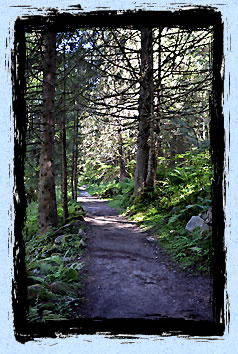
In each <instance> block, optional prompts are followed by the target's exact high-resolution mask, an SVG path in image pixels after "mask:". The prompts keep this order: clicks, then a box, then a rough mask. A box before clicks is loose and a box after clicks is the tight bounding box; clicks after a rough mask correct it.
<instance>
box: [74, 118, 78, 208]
mask: <svg viewBox="0 0 238 354" xmlns="http://www.w3.org/2000/svg"><path fill="white" fill-rule="evenodd" d="M76 114H77V115H76V124H75V131H74V134H75V143H74V146H75V154H74V200H75V201H77V197H78V125H79V116H78V113H76Z"/></svg>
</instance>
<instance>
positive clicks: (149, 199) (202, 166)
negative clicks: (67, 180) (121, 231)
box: [88, 149, 213, 273]
mask: <svg viewBox="0 0 238 354" xmlns="http://www.w3.org/2000/svg"><path fill="white" fill-rule="evenodd" d="M158 162H159V163H158V168H157V181H156V185H155V190H154V193H153V195H149V194H148V193H147V194H144V195H143V196H142V197H141V198H140V199H139V200H138V201H137V203H133V187H134V183H133V181H132V180H129V179H125V181H124V182H122V183H118V182H117V183H116V182H109V183H107V184H103V185H101V184H100V185H99V186H98V185H94V186H90V187H89V188H88V191H89V193H92V192H93V193H94V194H96V195H98V196H101V197H104V198H106V197H109V198H111V200H110V205H111V206H112V207H115V208H117V209H119V210H123V209H125V208H126V211H125V215H127V216H128V217H130V218H131V219H132V220H135V221H137V222H138V223H139V225H140V227H141V228H143V229H144V230H150V231H151V232H153V233H154V234H155V235H157V239H158V242H159V243H160V244H161V245H163V247H164V248H165V249H166V250H167V252H168V253H169V254H170V255H171V257H172V258H173V260H174V261H176V262H178V264H179V265H180V266H181V267H182V268H183V269H186V270H191V271H193V272H194V271H199V272H204V273H206V272H208V271H209V265H210V251H211V250H210V248H211V245H210V243H211V233H209V232H206V233H205V232H204V233H203V234H202V235H200V232H195V233H194V234H192V235H190V234H188V233H187V231H185V226H186V224H187V222H188V221H189V220H190V218H191V216H193V215H198V214H199V213H201V212H205V211H207V210H208V208H209V206H210V205H211V183H212V176H213V172H212V167H211V159H210V154H209V151H208V150H204V151H200V150H198V149H192V150H190V151H187V152H186V153H184V154H179V155H177V156H176V157H175V160H174V165H173V167H168V162H167V160H166V159H165V158H159V160H158ZM150 194H152V193H151V192H150ZM145 197H146V198H145Z"/></svg>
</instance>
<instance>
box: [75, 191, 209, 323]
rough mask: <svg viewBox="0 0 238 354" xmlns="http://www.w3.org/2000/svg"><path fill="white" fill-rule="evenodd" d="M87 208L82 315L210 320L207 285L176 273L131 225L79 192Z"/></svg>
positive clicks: (160, 252)
mask: <svg viewBox="0 0 238 354" xmlns="http://www.w3.org/2000/svg"><path fill="white" fill-rule="evenodd" d="M79 201H80V202H81V203H82V205H83V207H84V208H85V209H86V211H87V214H86V217H85V220H86V222H87V224H88V227H87V236H88V250H87V251H86V256H85V263H86V268H87V269H88V279H87V281H86V284H85V300H84V301H85V303H84V304H83V307H84V309H85V316H86V317H88V318H95V317H97V318H98V317H100V318H150V319H151V318H153V319H158V318H184V319H190V320H198V321H199V320H212V303H211V280H210V279H209V278H203V277H194V276H191V275H188V274H187V273H182V272H180V271H178V270H177V269H175V268H174V267H173V265H172V264H171V263H169V261H168V258H166V257H165V256H164V254H163V252H162V250H160V249H157V250H155V247H153V246H152V244H151V243H150V242H149V241H148V240H147V239H146V237H148V235H147V234H146V233H145V232H142V231H141V230H140V229H139V228H138V227H137V225H136V223H133V222H131V221H128V220H127V219H126V218H125V217H122V216H120V215H118V212H117V211H116V210H115V209H113V208H111V207H109V206H108V204H107V202H106V201H102V200H98V199H97V198H94V197H91V196H90V195H89V194H88V193H87V192H86V191H85V190H83V189H81V190H80V197H79Z"/></svg>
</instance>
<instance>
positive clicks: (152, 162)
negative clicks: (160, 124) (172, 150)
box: [146, 126, 158, 191]
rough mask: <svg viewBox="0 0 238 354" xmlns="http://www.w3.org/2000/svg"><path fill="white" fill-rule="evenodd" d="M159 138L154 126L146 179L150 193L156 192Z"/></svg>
mask: <svg viewBox="0 0 238 354" xmlns="http://www.w3.org/2000/svg"><path fill="white" fill-rule="evenodd" d="M157 157H158V151H157V136H156V133H155V132H154V126H151V127H150V151H149V160H148V170H147V177H146V187H148V188H149V189H150V191H153V190H154V184H155V179H156V168H157Z"/></svg>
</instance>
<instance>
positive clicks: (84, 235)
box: [78, 229, 87, 238]
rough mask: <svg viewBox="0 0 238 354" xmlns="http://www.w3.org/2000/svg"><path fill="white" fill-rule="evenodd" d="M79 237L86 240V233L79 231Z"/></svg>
mask: <svg viewBox="0 0 238 354" xmlns="http://www.w3.org/2000/svg"><path fill="white" fill-rule="evenodd" d="M78 234H79V236H81V237H83V238H86V237H87V236H86V233H85V232H84V231H83V230H82V229H79V232H78Z"/></svg>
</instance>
